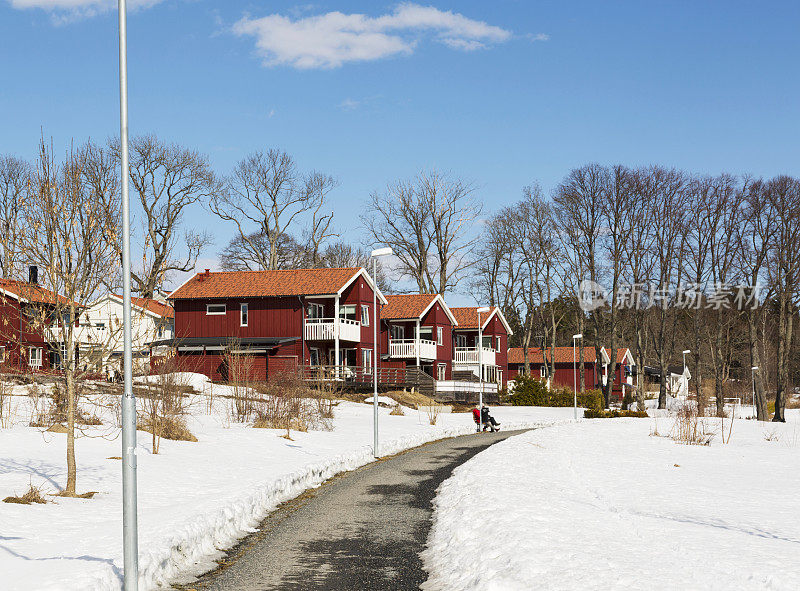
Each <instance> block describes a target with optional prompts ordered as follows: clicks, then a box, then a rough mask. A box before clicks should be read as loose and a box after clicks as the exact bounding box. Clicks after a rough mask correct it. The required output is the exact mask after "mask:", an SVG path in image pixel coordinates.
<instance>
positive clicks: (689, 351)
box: [683, 349, 692, 355]
mask: <svg viewBox="0 0 800 591" xmlns="http://www.w3.org/2000/svg"><path fill="white" fill-rule="evenodd" d="M691 352H692V350H691V349H686V350H685V351H684V352H683V354H684V355H688V354H689V353H691Z"/></svg>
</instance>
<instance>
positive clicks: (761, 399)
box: [747, 310, 768, 421]
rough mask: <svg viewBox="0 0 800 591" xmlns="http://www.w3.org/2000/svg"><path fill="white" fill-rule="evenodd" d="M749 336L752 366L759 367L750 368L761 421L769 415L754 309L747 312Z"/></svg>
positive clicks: (757, 415)
mask: <svg viewBox="0 0 800 591" xmlns="http://www.w3.org/2000/svg"><path fill="white" fill-rule="evenodd" d="M747 336H748V345H749V347H750V367H757V368H758V369H757V370H752V369H751V370H750V375H751V377H752V379H753V390H754V392H755V395H754V398H755V407H756V418H757V419H758V420H759V421H766V420H768V417H767V397H766V395H765V393H764V380H763V379H762V378H761V356H760V355H759V353H758V327H757V326H756V316H755V312H754V311H752V310H751V311H749V312H748V314H747Z"/></svg>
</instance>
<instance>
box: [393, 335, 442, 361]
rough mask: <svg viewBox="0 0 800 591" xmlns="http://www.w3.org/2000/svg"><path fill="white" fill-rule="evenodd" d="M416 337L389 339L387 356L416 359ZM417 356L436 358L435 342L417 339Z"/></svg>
mask: <svg viewBox="0 0 800 591" xmlns="http://www.w3.org/2000/svg"><path fill="white" fill-rule="evenodd" d="M417 347H418V345H417V340H416V339H392V340H391V341H389V357H394V358H396V359H416V358H417ZM419 358H420V359H436V342H435V341H427V340H424V339H420V340H419Z"/></svg>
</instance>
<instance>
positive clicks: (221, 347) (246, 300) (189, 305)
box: [168, 268, 386, 380]
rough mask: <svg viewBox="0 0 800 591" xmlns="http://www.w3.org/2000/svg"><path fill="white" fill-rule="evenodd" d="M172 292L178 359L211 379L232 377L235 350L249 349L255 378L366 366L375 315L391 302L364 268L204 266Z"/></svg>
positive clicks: (238, 352) (370, 357)
mask: <svg viewBox="0 0 800 591" xmlns="http://www.w3.org/2000/svg"><path fill="white" fill-rule="evenodd" d="M374 293H376V294H377V299H378V306H377V307H375V306H374V304H373V294H374ZM168 299H169V301H171V303H172V305H173V308H174V310H175V338H174V342H173V343H172V344H173V345H174V346H175V348H176V358H177V361H178V365H179V367H180V368H181V369H183V370H185V371H197V372H199V373H203V374H205V375H207V376H208V377H209V378H211V379H212V380H228V379H229V378H230V377H231V376H230V372H231V370H232V369H233V366H232V363H233V362H232V360H236V359H237V357H234V356H235V355H246V358H247V360H248V366H249V369H248V373H249V375H250V377H251V379H256V380H266V379H268V378H269V377H270V376H271V375H275V374H277V373H280V372H285V371H288V370H291V371H294V370H295V369H296V368H298V367H300V366H304V367H309V366H310V367H325V366H335V367H341V366H344V367H351V368H361V369H364V370H369V369H370V368H371V367H372V363H373V360H374V351H375V343H374V341H373V330H374V328H373V324H372V323H373V322H380V304H382V303H386V299H385V298H384V296H383V294H381V293H380V291H379V290H377V287H376V286H375V284H374V282H373V281H372V278H371V277H370V276H369V275H368V274H367V272H366V271H365V270H364V269H363V268H343V269H292V270H276V271H234V272H214V273H211V272H209V271H208V270H206V271H205V272H204V273H198V274H197V275H195V276H194V277H192V278H191V279H190V280H188V281H187V282H186V283H184V284H183V285H181V286H180V287H179V288H178V289H176V290H175V291H173V292H172V293H171V294H169V296H168Z"/></svg>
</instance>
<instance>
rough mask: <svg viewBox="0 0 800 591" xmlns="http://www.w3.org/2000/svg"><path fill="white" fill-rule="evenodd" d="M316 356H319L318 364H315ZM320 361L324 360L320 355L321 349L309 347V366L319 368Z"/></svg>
mask: <svg viewBox="0 0 800 591" xmlns="http://www.w3.org/2000/svg"><path fill="white" fill-rule="evenodd" d="M314 354H316V356H317V362H316V363H314ZM320 359H322V358H321V357H320V355H319V347H309V348H308V364H309V365H310V366H312V367H319V365H320Z"/></svg>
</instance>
